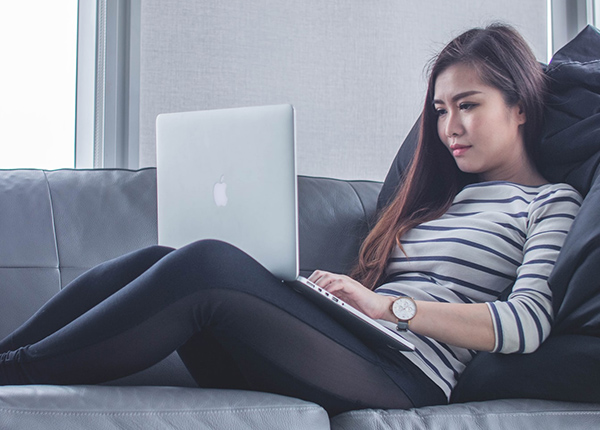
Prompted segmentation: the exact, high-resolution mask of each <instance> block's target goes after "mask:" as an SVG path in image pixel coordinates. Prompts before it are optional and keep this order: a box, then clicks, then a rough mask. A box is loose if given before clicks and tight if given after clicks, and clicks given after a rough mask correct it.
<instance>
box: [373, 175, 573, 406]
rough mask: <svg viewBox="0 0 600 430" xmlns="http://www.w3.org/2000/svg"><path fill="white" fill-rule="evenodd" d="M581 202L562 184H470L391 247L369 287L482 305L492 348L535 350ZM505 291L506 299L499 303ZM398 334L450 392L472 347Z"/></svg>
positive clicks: (547, 323)
mask: <svg viewBox="0 0 600 430" xmlns="http://www.w3.org/2000/svg"><path fill="white" fill-rule="evenodd" d="M580 206H581V196H580V195H579V193H577V191H576V190H575V189H574V188H573V187H571V186H570V185H567V184H547V185H542V186H539V187H529V186H523V185H517V184H514V183H509V182H484V183H479V184H473V185H469V186H467V187H465V188H464V189H463V190H462V191H461V192H460V193H459V194H458V195H457V196H456V198H455V199H454V202H453V203H452V206H451V207H450V209H449V210H448V212H447V213H446V214H445V215H443V216H442V217H441V218H439V219H437V220H433V221H430V222H427V223H425V224H422V225H420V226H417V227H415V228H414V229H412V230H411V231H409V232H408V233H406V234H405V235H404V236H403V237H402V246H403V247H404V251H405V252H406V254H404V253H403V252H402V251H401V250H400V249H399V248H396V249H395V250H394V252H393V253H392V255H391V257H390V261H389V265H388V268H387V276H388V278H387V280H386V283H385V284H384V285H382V286H381V287H379V288H378V289H377V290H376V291H377V292H378V293H380V294H386V295H395V296H398V295H404V296H409V297H413V298H415V299H416V300H426V301H437V302H448V303H487V305H488V307H489V309H490V314H491V316H492V321H493V324H494V331H495V335H496V345H495V348H494V352H500V353H513V352H517V353H528V352H532V351H535V350H536V349H537V347H538V346H539V345H540V343H541V342H543V341H544V340H545V339H546V337H547V336H548V335H549V334H550V329H551V325H552V319H553V313H552V291H551V290H550V288H549V286H548V277H549V276H550V272H551V271H552V269H553V267H554V263H555V261H556V258H557V257H558V253H559V251H560V249H561V247H562V244H563V242H564V240H565V237H566V235H567V233H568V231H569V229H570V227H571V224H572V223H573V220H574V219H575V215H576V214H577V212H578V211H579V207H580ZM507 290H509V291H511V293H510V295H509V297H508V299H507V300H506V301H500V300H499V297H500V296H501V294H502V293H503V292H505V291H507ZM383 324H385V325H387V326H388V327H393V324H392V323H389V322H385V321H383ZM405 337H406V338H407V339H408V340H410V341H411V342H413V343H414V344H415V346H416V347H417V353H416V354H414V353H405V355H406V356H407V357H408V358H409V359H410V360H411V361H412V362H413V363H415V364H416V365H417V366H419V368H421V369H422V370H423V371H424V372H425V373H426V374H427V375H428V376H429V377H430V378H431V379H432V380H433V381H434V382H436V383H437V384H438V385H439V386H440V387H441V388H442V390H443V391H444V392H445V393H446V395H448V397H449V396H450V392H451V390H452V388H453V387H454V385H455V384H456V380H457V378H458V376H459V375H460V373H461V372H462V371H463V370H464V368H465V366H466V364H467V363H468V362H469V361H470V360H471V359H472V358H473V356H474V355H475V352H474V351H469V350H466V349H464V348H457V347H454V346H450V345H446V344H442V343H440V342H437V341H435V340H433V339H430V338H425V337H423V336H419V335H416V334H414V333H411V332H407V333H406V335H405Z"/></svg>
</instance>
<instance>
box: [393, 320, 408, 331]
mask: <svg viewBox="0 0 600 430" xmlns="http://www.w3.org/2000/svg"><path fill="white" fill-rule="evenodd" d="M408 323H409V321H398V325H397V326H396V329H397V330H398V331H407V330H408Z"/></svg>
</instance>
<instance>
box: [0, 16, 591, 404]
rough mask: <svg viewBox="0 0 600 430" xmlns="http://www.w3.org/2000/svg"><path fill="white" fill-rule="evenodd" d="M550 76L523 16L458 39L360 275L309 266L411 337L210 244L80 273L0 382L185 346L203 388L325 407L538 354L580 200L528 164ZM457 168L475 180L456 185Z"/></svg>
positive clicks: (3, 367)
mask: <svg viewBox="0 0 600 430" xmlns="http://www.w3.org/2000/svg"><path fill="white" fill-rule="evenodd" d="M543 89H544V76H543V74H542V72H541V70H540V68H539V66H538V64H537V62H536V61H535V58H534V56H533V54H532V53H531V51H530V49H529V48H528V46H527V45H526V43H525V42H524V41H523V39H522V38H521V37H520V36H519V35H518V34H517V33H516V32H515V31H514V30H512V29H510V28H508V27H505V26H491V27H488V28H486V29H484V30H480V29H476V30H471V31H468V32H466V33H464V34H462V35H461V36H459V37H457V38H456V39H455V40H453V41H452V42H451V43H450V44H449V45H448V46H446V47H445V48H444V50H443V51H442V52H441V53H440V54H439V56H438V57H437V59H436V61H435V63H434V64H433V67H432V69H431V75H430V80H429V86H428V91H427V96H426V102H425V107H424V109H423V115H422V125H421V139H420V142H419V146H418V150H417V153H416V156H415V160H414V161H413V164H412V165H411V168H410V170H409V172H408V173H407V175H406V178H405V180H404V182H403V185H402V186H401V187H400V189H399V190H398V193H397V195H396V197H395V199H394V200H393V201H392V202H391V204H390V205H389V206H388V208H387V209H386V210H385V211H384V212H383V214H382V216H381V218H380V220H379V222H378V223H377V225H376V227H375V228H374V229H373V231H372V232H371V233H370V235H369V236H368V237H367V239H366V240H365V242H364V244H363V247H362V248H361V252H360V259H359V263H358V265H357V267H356V270H355V271H354V273H353V278H350V277H347V276H343V275H337V274H332V273H328V272H323V271H316V272H315V273H313V274H312V275H311V277H310V279H311V280H312V281H314V282H316V283H317V284H318V285H320V286H322V287H323V288H325V289H327V290H328V291H331V292H332V293H334V294H336V295H338V296H339V297H341V298H342V299H344V300H346V301H348V302H350V303H351V304H353V305H354V306H356V307H357V308H359V309H361V310H362V311H363V312H365V313H366V314H368V315H370V316H371V317H373V318H377V319H381V320H382V321H383V322H384V323H385V324H389V325H390V326H392V327H397V329H398V330H401V331H404V336H406V337H407V338H408V339H409V340H411V341H412V342H413V343H415V345H416V346H417V351H416V352H414V353H403V354H402V353H398V352H395V351H392V350H389V349H387V348H382V349H378V348H374V347H372V346H369V345H367V344H365V343H364V342H362V341H361V340H360V339H359V338H357V337H356V336H355V335H354V334H353V333H351V332H349V331H348V330H346V329H345V328H344V327H342V326H340V325H339V324H338V323H337V322H336V321H335V320H332V319H331V318H330V317H329V315H327V314H326V313H324V312H323V311H321V310H320V309H319V308H318V307H316V306H314V305H313V304H312V303H311V302H309V301H307V300H306V299H305V298H304V297H303V296H301V295H299V294H297V293H295V292H294V291H293V290H292V289H288V288H282V287H281V282H280V280H278V279H277V278H275V277H273V276H272V275H271V274H270V273H269V272H268V271H267V270H266V269H264V268H263V267H262V266H260V265H259V264H258V263H256V262H255V261H254V260H252V259H251V258H250V257H249V256H247V255H246V254H244V253H242V252H241V251H239V250H238V249H236V248H234V247H232V246H230V245H227V244H225V243H222V242H215V241H201V242H196V243H194V244H191V245H189V246H187V247H184V248H181V249H179V250H172V249H168V248H162V247H151V248H147V249H143V250H140V251H137V252H134V253H132V254H129V255H126V256H123V257H121V258H118V259H116V260H113V261H110V262H107V263H104V264H102V265H100V266H98V267H96V268H94V269H92V270H90V271H89V272H87V273H85V274H84V275H82V276H81V277H79V278H78V279H76V280H75V281H73V282H72V283H71V284H70V285H69V286H67V287H66V288H65V289H64V290H63V291H61V292H60V293H59V294H58V295H56V296H55V297H54V298H53V299H52V300H50V301H49V302H48V303H47V304H46V305H45V306H44V307H43V308H42V309H40V311H39V312H38V313H37V314H36V315H34V316H33V317H32V318H31V319H30V320H29V321H27V322H26V323H25V324H24V325H23V326H21V327H20V328H19V329H17V330H16V331H15V332H13V333H12V334H11V335H10V336H8V337H7V338H6V339H4V340H3V341H1V342H0V352H2V353H1V354H0V385H2V384H27V383H59V384H72V383H78V384H81V383H96V382H102V381H107V380H111V379H115V378H118V377H121V376H124V375H127V374H130V373H133V372H136V371H139V370H141V369H144V368H146V367H148V366H150V365H152V364H154V363H156V362H157V361H159V360H161V359H162V358H164V357H165V356H167V355H168V354H169V353H170V352H172V351H174V350H177V351H178V353H179V355H180V356H181V358H182V360H183V361H184V363H185V364H186V366H187V367H188V369H189V371H190V373H191V374H192V376H193V377H194V378H195V380H196V381H197V382H198V384H199V386H201V387H220V388H241V389H253V390H263V391H269V392H274V393H280V394H286V395H291V396H295V397H299V398H304V399H307V400H310V401H313V402H316V403H319V404H321V405H323V406H324V407H325V408H326V409H327V410H328V412H330V413H331V414H335V413H339V412H341V411H345V410H350V409H358V408H366V407H374V408H411V407H421V406H425V405H433V404H442V403H446V402H447V401H448V398H449V396H450V393H451V390H452V388H453V386H454V384H455V383H456V380H457V378H458V377H459V375H460V373H461V371H462V370H463V369H464V367H465V366H466V364H467V363H468V362H469V360H470V359H472V357H473V356H474V355H475V354H476V351H496V352H501V353H508V352H522V353H525V352H530V351H533V350H535V349H536V348H537V346H538V345H539V344H540V343H541V342H543V340H544V339H545V338H546V337H547V336H548V334H549V332H550V327H551V324H552V306H551V300H552V295H551V291H550V289H549V287H548V283H547V277H548V275H549V273H550V271H551V269H552V267H553V265H554V261H555V260H556V258H557V255H558V252H559V250H560V247H561V246H562V243H563V241H564V238H565V236H566V234H567V232H568V230H569V228H570V225H571V223H572V220H573V218H574V217H575V215H576V213H577V210H578V208H579V205H580V202H581V198H580V196H579V195H578V194H577V192H576V191H575V190H574V189H573V188H572V187H570V186H568V185H565V184H554V185H553V184H548V183H547V181H546V180H545V179H544V178H543V177H542V176H541V175H540V174H539V172H538V170H537V168H536V165H535V160H536V154H535V149H536V145H537V141H538V135H539V132H540V128H541V123H542V110H543ZM461 172H466V173H469V174H472V175H473V177H474V178H475V180H476V181H477V182H476V183H474V184H471V185H467V186H466V187H464V188H463V185H464V184H462V176H461ZM365 287H366V288H365ZM509 290H510V291H511V292H510V295H509V297H508V300H506V301H499V300H498V297H500V295H501V294H502V293H503V292H505V291H509ZM407 329H408V330H407ZM307 351H310V352H307Z"/></svg>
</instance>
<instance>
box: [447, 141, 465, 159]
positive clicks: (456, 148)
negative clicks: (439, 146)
mask: <svg viewBox="0 0 600 430" xmlns="http://www.w3.org/2000/svg"><path fill="white" fill-rule="evenodd" d="M469 148H470V146H468V145H457V144H454V145H450V150H451V151H452V155H453V156H454V157H460V156H461V155H463V154H464V153H465V152H467V151H468V150H469Z"/></svg>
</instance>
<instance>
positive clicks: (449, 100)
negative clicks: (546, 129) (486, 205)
mask: <svg viewBox="0 0 600 430" xmlns="http://www.w3.org/2000/svg"><path fill="white" fill-rule="evenodd" d="M434 108H435V110H436V112H437V115H438V120H437V121H438V122H437V129H438V134H439V136H440V139H441V141H442V142H443V143H444V144H445V145H446V147H447V148H448V150H449V151H450V153H451V154H452V156H453V157H454V159H455V160H456V164H457V165H458V167H459V169H460V170H462V171H463V172H467V173H476V174H478V175H479V176H480V178H481V179H482V180H485V181H515V178H519V177H520V176H522V174H523V172H524V169H528V168H529V167H528V166H529V163H528V161H527V160H528V159H527V156H526V152H525V147H524V144H523V133H522V130H521V128H520V126H521V125H522V124H524V123H525V120H526V118H525V114H524V113H523V112H522V111H521V107H520V106H519V105H515V106H513V107H509V106H507V104H506V102H505V101H504V97H503V95H502V93H501V92H500V90H498V89H496V88H494V87H490V86H488V85H486V84H484V83H483V82H481V80H480V79H479V76H478V74H477V72H476V70H475V69H474V68H473V67H470V66H468V65H464V64H456V65H453V66H451V67H449V68H448V69H446V70H445V71H443V72H442V73H440V74H439V75H438V77H437V79H436V81H435V87H434Z"/></svg>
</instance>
